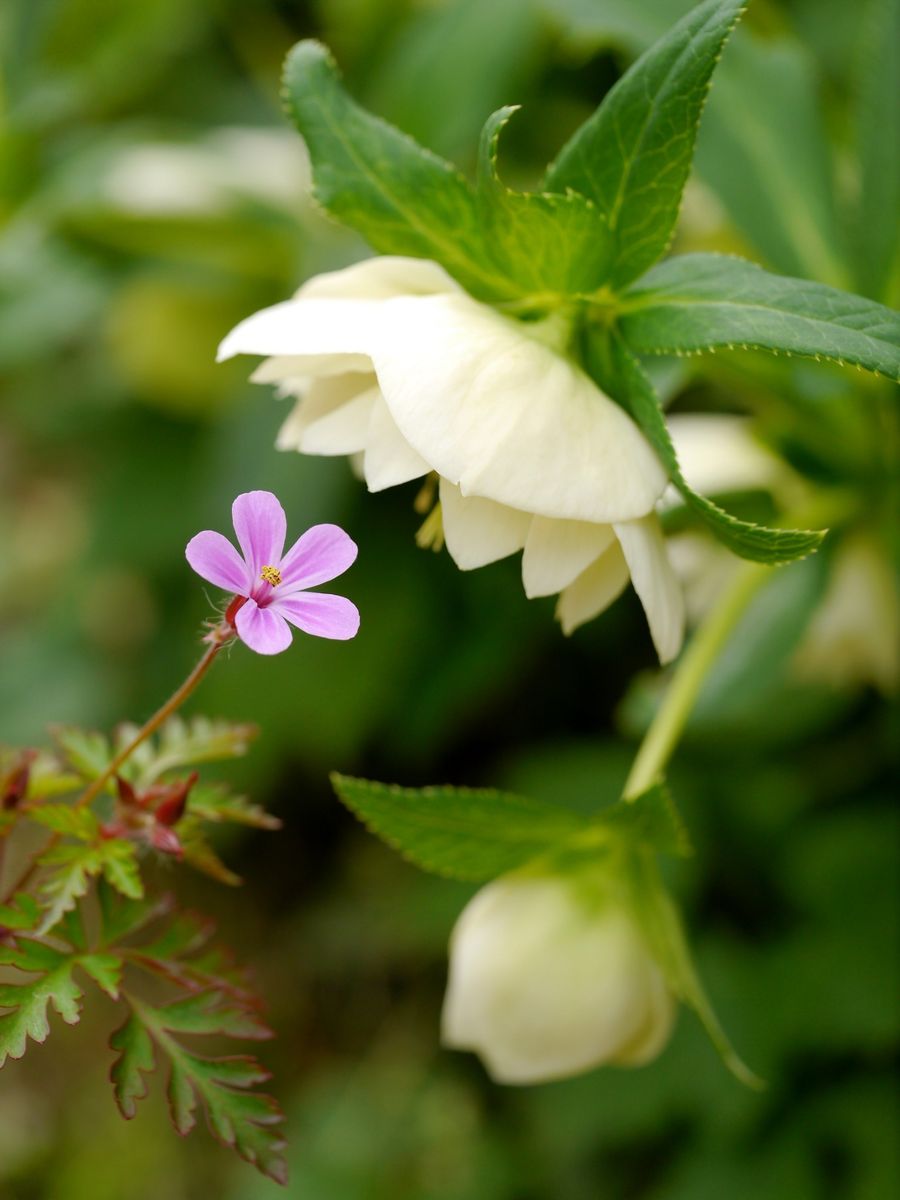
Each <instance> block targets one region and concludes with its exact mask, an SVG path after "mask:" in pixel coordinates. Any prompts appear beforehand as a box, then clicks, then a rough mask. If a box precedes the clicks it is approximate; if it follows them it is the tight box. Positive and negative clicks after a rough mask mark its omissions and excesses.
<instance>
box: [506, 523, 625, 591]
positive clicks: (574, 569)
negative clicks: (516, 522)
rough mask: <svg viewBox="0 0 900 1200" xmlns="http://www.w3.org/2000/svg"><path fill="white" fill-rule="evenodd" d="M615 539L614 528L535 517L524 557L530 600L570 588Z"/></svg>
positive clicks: (523, 574) (524, 569)
mask: <svg viewBox="0 0 900 1200" xmlns="http://www.w3.org/2000/svg"><path fill="white" fill-rule="evenodd" d="M614 538H615V534H614V533H613V529H612V526H611V525H595V524H593V523H591V522H589V521H554V520H553V519H552V518H548V517H535V518H534V520H533V521H532V522H531V528H530V529H529V531H528V539H527V541H526V542H525V553H524V554H523V555H522V583H523V584H524V585H525V595H526V596H528V597H529V599H531V598H533V597H535V596H553V595H555V594H556V593H557V592H561V591H562V590H563V588H565V587H568V586H569V584H570V583H572V581H573V580H574V579H577V577H578V576H579V575H580V574H581V572H582V571H584V570H585V569H586V568H587V567H589V566H590V564H591V563H592V562H593V561H594V560H595V559H597V558H599V557H600V555H601V554H603V552H604V551H605V550H607V549H608V548H609V546H610V545H611V544H612V542H613V540H614Z"/></svg>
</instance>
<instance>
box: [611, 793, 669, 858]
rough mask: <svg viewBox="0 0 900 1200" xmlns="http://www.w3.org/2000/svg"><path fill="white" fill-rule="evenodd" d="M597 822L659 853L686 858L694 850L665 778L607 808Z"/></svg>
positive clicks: (633, 843)
mask: <svg viewBox="0 0 900 1200" xmlns="http://www.w3.org/2000/svg"><path fill="white" fill-rule="evenodd" d="M596 824H597V825H598V826H599V827H601V828H603V829H606V830H610V831H612V832H613V833H616V834H622V835H624V836H625V837H626V838H627V839H628V841H629V843H630V844H631V845H632V846H643V847H645V848H646V849H648V850H654V851H656V853H658V854H674V855H678V856H681V857H683V856H685V855H688V854H690V853H691V843H690V840H689V838H688V835H687V830H686V829H685V827H684V824H683V822H682V820H681V817H680V816H679V813H678V810H677V808H676V807H675V802H674V800H673V799H672V793H671V792H670V791H669V789H668V786H667V785H666V784H665V783H664V782H663V781H660V782H659V783H655V784H654V785H653V786H652V787H649V788H647V790H646V791H644V792H641V793H640V794H639V795H637V796H634V797H629V798H628V799H627V800H619V801H618V802H617V803H616V804H613V805H611V806H610V807H609V808H606V809H603V811H602V812H601V813H600V814H599V815H598V817H597V821H596Z"/></svg>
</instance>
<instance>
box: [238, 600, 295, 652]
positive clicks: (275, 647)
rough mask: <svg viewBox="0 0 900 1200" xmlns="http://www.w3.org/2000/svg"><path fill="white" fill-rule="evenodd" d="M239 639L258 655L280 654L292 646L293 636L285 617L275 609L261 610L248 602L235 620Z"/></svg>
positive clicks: (250, 601) (252, 601)
mask: <svg viewBox="0 0 900 1200" xmlns="http://www.w3.org/2000/svg"><path fill="white" fill-rule="evenodd" d="M234 624H235V628H236V629H237V631H238V637H239V638H240V639H241V641H242V642H245V643H246V644H247V645H248V646H249V647H250V649H251V650H255V651H256V653H257V654H280V653H281V651H282V650H287V648H288V646H289V645H290V644H291V640H292V635H291V631H290V629H289V628H288V625H287V622H286V621H285V619H284V617H282V616H280V615H279V614H278V613H277V612H276V611H275V610H274V609H273V608H260V607H259V606H258V605H257V603H256V601H255V600H248V601H247V603H246V604H244V605H243V606H242V607H241V608H240V609H239V610H238V614H237V616H236V617H235V619H234Z"/></svg>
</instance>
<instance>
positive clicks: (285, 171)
mask: <svg viewBox="0 0 900 1200" xmlns="http://www.w3.org/2000/svg"><path fill="white" fill-rule="evenodd" d="M103 186H104V191H105V194H106V197H107V199H108V200H109V201H110V202H111V203H112V204H113V205H114V206H115V207H116V208H120V209H124V210H125V211H127V212H131V213H135V214H137V215H140V216H150V217H176V216H192V215H196V214H209V213H218V212H225V211H227V210H229V209H230V208H233V207H234V205H235V203H236V202H237V201H238V200H240V199H242V198H243V199H248V198H249V199H253V200H259V201H263V202H264V203H267V204H271V205H273V206H275V207H278V208H287V209H290V210H292V211H293V210H294V209H296V207H297V205H298V204H299V203H301V201H302V197H303V196H306V195H308V194H309V192H310V186H311V176H310V170H309V160H308V158H307V156H306V151H305V147H304V146H303V144H302V143H301V142H300V141H299V140H298V139H297V138H296V137H295V136H294V135H293V134H291V133H290V132H289V131H288V130H287V129H264V128H261V127H260V128H251V127H243V126H235V127H233V128H230V129H229V128H224V129H219V130H216V131H215V132H214V133H212V134H210V135H209V136H208V137H206V138H204V139H203V140H201V141H196V142H145V143H144V144H143V145H135V146H129V147H128V148H127V149H126V150H124V151H123V152H122V153H121V154H119V155H118V157H117V158H116V159H115V160H114V161H113V163H112V166H111V168H110V170H109V172H108V174H107V175H106V178H105V180H104V185H103Z"/></svg>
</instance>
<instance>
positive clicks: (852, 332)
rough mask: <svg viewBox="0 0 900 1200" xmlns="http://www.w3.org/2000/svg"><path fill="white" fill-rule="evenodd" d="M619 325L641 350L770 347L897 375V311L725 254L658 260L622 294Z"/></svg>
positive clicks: (680, 351)
mask: <svg viewBox="0 0 900 1200" xmlns="http://www.w3.org/2000/svg"><path fill="white" fill-rule="evenodd" d="M621 329H622V332H623V334H624V335H625V338H626V340H627V342H628V344H629V346H630V347H631V348H632V349H633V350H635V351H637V352H638V353H639V354H700V353H703V352H704V351H707V350H716V349H720V348H722V347H727V348H729V349H736V348H741V349H745V350H751V349H755V350H771V351H773V352H775V353H782V354H789V355H790V354H796V355H800V356H802V357H805V358H815V359H817V360H823V359H824V360H827V361H829V362H836V363H848V364H850V365H851V366H856V367H861V368H863V369H864V370H866V371H873V372H875V373H876V374H880V375H885V376H887V378H889V379H893V380H900V315H898V314H897V313H893V312H891V311H890V309H887V308H885V307H884V306H883V305H881V304H876V303H875V302H874V301H872V300H864V299H863V298H862V297H860V296H852V295H850V294H849V293H847V292H841V291H838V290H836V289H835V288H830V287H826V286H825V285H824V284H820V283H808V282H806V281H805V280H802V279H789V278H787V277H785V276H781V275H771V274H769V272H768V271H764V270H763V269H762V267H758V266H756V264H755V263H750V262H746V261H745V260H744V259H741V258H732V257H729V256H727V255H722V254H685V255H681V256H679V257H677V258H670V259H669V260H668V261H667V262H664V263H660V265H659V266H658V267H654V268H653V270H652V271H650V272H648V274H647V275H645V276H644V278H643V279H641V280H640V283H639V284H638V285H637V286H636V287H634V288H632V289H631V290H630V291H629V292H628V293H627V295H626V296H625V297H624V298H623V302H622V310H621Z"/></svg>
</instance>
